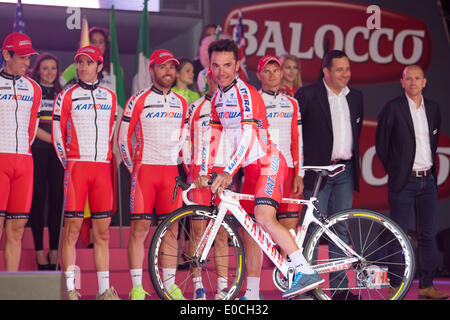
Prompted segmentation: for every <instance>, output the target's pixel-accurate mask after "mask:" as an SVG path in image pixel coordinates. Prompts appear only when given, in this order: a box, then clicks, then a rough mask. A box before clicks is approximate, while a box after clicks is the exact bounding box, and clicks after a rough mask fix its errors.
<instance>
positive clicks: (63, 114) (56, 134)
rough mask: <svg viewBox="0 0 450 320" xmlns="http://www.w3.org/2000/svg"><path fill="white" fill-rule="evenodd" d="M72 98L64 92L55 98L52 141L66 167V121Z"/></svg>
mask: <svg viewBox="0 0 450 320" xmlns="http://www.w3.org/2000/svg"><path fill="white" fill-rule="evenodd" d="M70 100H71V99H70V98H69V97H68V96H67V95H66V94H63V93H60V94H59V95H58V96H56V98H55V102H54V103H53V115H52V141H53V146H54V147H55V151H56V154H57V155H58V158H59V161H61V164H62V165H63V167H64V168H65V167H66V129H67V128H66V123H67V118H68V115H69V112H70V108H71V101H70Z"/></svg>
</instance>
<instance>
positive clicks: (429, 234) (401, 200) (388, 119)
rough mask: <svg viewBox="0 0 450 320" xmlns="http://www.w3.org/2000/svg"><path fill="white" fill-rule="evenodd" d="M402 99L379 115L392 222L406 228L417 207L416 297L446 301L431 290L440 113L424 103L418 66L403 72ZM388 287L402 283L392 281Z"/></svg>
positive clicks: (380, 150) (433, 105) (378, 134)
mask: <svg viewBox="0 0 450 320" xmlns="http://www.w3.org/2000/svg"><path fill="white" fill-rule="evenodd" d="M400 82H401V84H402V87H403V88H404V90H405V94H404V95H401V96H399V97H397V98H395V99H393V100H391V101H389V102H387V103H386V104H385V105H384V106H383V108H382V109H381V111H380V113H379V115H378V126H377V132H376V151H377V154H378V157H379V158H380V160H381V162H382V164H383V166H384V169H385V170H386V172H387V173H388V198H389V206H390V213H391V217H392V219H393V220H394V221H396V222H397V223H398V224H399V225H400V226H401V227H402V228H403V230H404V231H407V230H408V229H409V225H410V221H411V219H412V218H413V217H412V215H411V213H412V212H414V211H413V210H412V209H413V207H414V206H415V213H416V226H417V232H418V262H419V274H420V280H419V298H428V299H447V298H448V295H447V294H445V293H441V292H439V291H438V290H437V289H436V288H435V287H434V286H433V269H434V267H433V252H434V232H433V231H434V224H435V216H436V208H437V184H436V177H437V175H436V149H437V145H438V139H439V133H440V127H441V114H440V111H439V106H438V104H437V103H435V102H433V101H431V100H429V99H427V98H424V97H423V96H422V90H423V88H424V87H425V85H426V82H427V80H426V78H425V76H424V73H423V70H422V68H420V67H419V66H417V65H412V66H408V67H406V68H405V69H404V71H403V75H402V79H401V80H400ZM390 278H391V286H393V287H396V286H399V285H400V280H401V279H397V278H396V277H395V276H391V277H390Z"/></svg>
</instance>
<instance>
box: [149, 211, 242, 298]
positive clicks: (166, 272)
mask: <svg viewBox="0 0 450 320" xmlns="http://www.w3.org/2000/svg"><path fill="white" fill-rule="evenodd" d="M216 218H217V216H216V214H215V211H214V209H213V208H212V207H207V206H198V205H196V206H187V207H183V208H180V209H178V210H176V211H175V212H173V213H172V214H170V215H169V216H168V217H167V218H166V219H164V221H163V222H161V224H160V225H159V226H158V228H157V229H156V231H155V234H154V236H153V239H152V242H151V245H150V249H149V253H148V265H149V272H150V278H151V280H152V283H153V287H154V288H155V291H156V293H157V294H158V296H159V297H160V298H161V299H163V300H184V299H188V300H191V299H193V300H205V299H206V300H214V299H215V300H233V299H234V298H236V296H237V294H238V293H239V290H240V289H241V286H242V283H243V281H244V275H245V253H244V246H243V243H242V240H241V237H240V235H239V233H238V232H237V231H236V230H235V228H234V227H233V225H232V224H231V222H230V220H229V219H227V218H226V219H224V220H223V221H222V224H221V227H220V229H219V231H218V233H217V236H216V238H215V240H214V243H213V246H212V247H211V249H210V250H209V252H208V256H207V259H206V260H205V261H200V257H199V255H200V254H199V253H196V250H197V248H198V244H199V243H200V241H201V239H202V238H203V236H204V234H205V233H206V237H207V235H208V233H207V232H205V229H206V228H207V226H208V224H209V223H210V222H211V221H212V222H214V220H215V219H216ZM203 239H205V238H203ZM202 289H203V290H202Z"/></svg>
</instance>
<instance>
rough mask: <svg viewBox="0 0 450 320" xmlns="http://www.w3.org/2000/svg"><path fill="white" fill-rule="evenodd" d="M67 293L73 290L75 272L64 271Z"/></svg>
mask: <svg viewBox="0 0 450 320" xmlns="http://www.w3.org/2000/svg"><path fill="white" fill-rule="evenodd" d="M64 276H65V277H66V286H67V291H72V290H75V271H65V272H64Z"/></svg>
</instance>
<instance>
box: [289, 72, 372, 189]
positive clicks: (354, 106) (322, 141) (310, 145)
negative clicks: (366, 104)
mask: <svg viewBox="0 0 450 320" xmlns="http://www.w3.org/2000/svg"><path fill="white" fill-rule="evenodd" d="M295 98H296V99H297V100H298V103H299V106H300V112H301V117H302V130H303V156H304V165H305V166H314V165H315V166H327V165H330V164H331V152H332V150H333V128H332V123H331V111H330V104H329V103H328V95H327V89H326V88H325V85H324V83H323V81H322V80H319V81H317V82H316V83H314V84H311V85H308V86H304V87H301V88H300V89H298V90H297V92H296V94H295ZM346 99H347V102H348V106H349V111H350V122H351V126H352V135H353V157H352V160H353V165H354V169H355V170H354V189H355V190H357V191H359V171H360V165H359V137H360V135H361V128H362V122H363V117H364V108H363V96H362V93H361V92H360V91H358V90H355V89H353V88H350V92H349V93H348V94H347V96H346ZM314 181H315V173H314V172H309V171H307V172H306V174H305V177H304V184H305V188H306V189H309V190H311V189H312V188H313V186H314ZM322 186H323V184H322Z"/></svg>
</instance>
